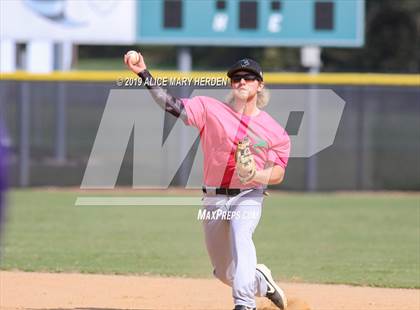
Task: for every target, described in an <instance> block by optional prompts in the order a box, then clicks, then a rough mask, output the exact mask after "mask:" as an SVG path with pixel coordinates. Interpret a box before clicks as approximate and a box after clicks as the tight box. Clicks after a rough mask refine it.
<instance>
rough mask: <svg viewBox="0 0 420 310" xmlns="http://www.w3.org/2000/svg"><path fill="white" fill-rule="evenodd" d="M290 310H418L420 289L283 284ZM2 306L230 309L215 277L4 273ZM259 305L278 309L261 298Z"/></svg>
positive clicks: (225, 291) (1, 277)
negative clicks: (289, 300) (289, 301)
mask: <svg viewBox="0 0 420 310" xmlns="http://www.w3.org/2000/svg"><path fill="white" fill-rule="evenodd" d="M281 286H282V287H283V288H284V289H285V291H286V293H287V294H288V296H289V298H291V306H290V307H289V309H290V310H298V309H299V310H303V309H308V307H307V305H309V307H310V309H312V310H371V309H375V310H411V309H413V310H418V309H420V290H415V289H387V288H370V287H352V286H346V285H321V284H299V283H282V284H281ZM0 308H1V309H28V308H29V309H61V310H64V309H113V310H116V309H138V310H140V309H142V310H146V309H150V310H151V309H179V310H181V309H191V310H192V309H194V310H199V309H202V310H204V309H208V310H213V309H214V310H216V309H217V310H222V309H226V310H229V309H232V308H233V306H232V301H231V297H230V288H229V287H227V286H225V285H223V284H221V283H220V282H218V281H216V280H214V279H187V278H159V277H145V276H115V275H90V274H64V273H62V274H52V273H29V272H28V273H26V272H8V271H2V272H0ZM258 309H264V310H268V309H275V308H274V307H272V306H271V305H270V303H269V302H267V301H266V300H265V299H263V298H261V299H258Z"/></svg>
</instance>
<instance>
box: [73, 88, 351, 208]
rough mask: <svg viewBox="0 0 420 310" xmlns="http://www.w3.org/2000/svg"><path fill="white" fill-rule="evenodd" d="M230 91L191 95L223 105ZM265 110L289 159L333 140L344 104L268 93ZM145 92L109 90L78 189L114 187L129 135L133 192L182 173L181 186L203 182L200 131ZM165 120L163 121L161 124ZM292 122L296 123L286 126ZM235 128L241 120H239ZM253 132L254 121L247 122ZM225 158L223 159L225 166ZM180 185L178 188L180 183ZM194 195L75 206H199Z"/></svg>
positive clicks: (331, 97)
mask: <svg viewBox="0 0 420 310" xmlns="http://www.w3.org/2000/svg"><path fill="white" fill-rule="evenodd" d="M230 91H231V90H230V89H197V90H194V91H193V92H192V94H191V96H190V97H194V96H208V97H212V98H215V99H218V100H220V101H225V99H226V97H227V95H228V94H229V92H230ZM270 94H271V96H270V101H269V104H268V106H267V107H265V108H264V110H265V111H266V112H267V113H268V114H270V116H271V117H273V118H274V119H275V120H276V121H277V122H278V123H279V124H280V125H282V126H283V127H285V128H286V129H288V133H289V136H290V141H291V145H292V148H291V153H290V157H291V158H308V157H310V156H312V155H315V154H317V153H318V152H320V151H322V150H324V149H326V148H327V147H329V146H331V145H332V144H333V143H334V139H335V136H336V133H337V130H338V127H339V124H340V119H341V116H342V114H343V110H344V106H345V102H344V100H343V99H342V98H340V97H339V96H338V95H337V94H336V93H334V92H333V91H332V90H330V89H306V90H302V89H271V90H270ZM165 114H166V113H165V112H164V111H163V110H162V109H161V108H160V107H159V106H158V105H157V104H156V103H155V102H154V100H153V98H152V97H151V94H150V93H149V91H148V90H147V89H112V90H111V91H110V94H109V96H108V100H107V103H106V106H105V110H104V113H103V116H102V119H101V122H100V125H99V129H98V132H97V136H96V139H95V141H94V144H93V148H92V152H91V155H90V158H89V160H88V163H87V167H86V170H85V173H84V177H83V181H82V184H81V186H80V188H81V189H85V190H90V189H92V190H93V189H114V188H115V186H116V182H117V178H118V175H119V172H120V169H121V166H122V163H123V159H124V156H125V153H126V149H127V146H128V143H129V140H130V137H131V136H132V137H133V184H132V186H133V188H134V189H167V188H168V187H169V186H170V185H171V184H172V182H173V180H174V177H175V176H176V175H178V176H179V173H180V171H181V170H182V173H183V174H184V178H183V179H184V180H185V181H184V184H182V186H183V187H185V188H186V189H197V188H201V187H202V182H203V154H202V149H201V147H200V133H199V131H198V130H197V128H195V127H191V126H186V125H185V124H184V122H183V121H182V120H181V119H175V118H173V119H172V124H171V125H169V126H168V124H167V120H168V116H167V115H166V116H165ZM165 120H166V121H165ZM292 120H294V122H295V124H291V125H290V122H291V121H292ZM238 127H239V122H238ZM249 128H252V121H251V123H250V124H249ZM227 162H228V158H226V164H227ZM178 185H179V184H178ZM201 204H202V201H201V199H200V198H198V197H177V196H174V197H120V196H119V197H102V196H101V197H97V196H95V197H86V196H84V197H78V198H77V200H76V205H79V206H80V205H144V206H151V205H201Z"/></svg>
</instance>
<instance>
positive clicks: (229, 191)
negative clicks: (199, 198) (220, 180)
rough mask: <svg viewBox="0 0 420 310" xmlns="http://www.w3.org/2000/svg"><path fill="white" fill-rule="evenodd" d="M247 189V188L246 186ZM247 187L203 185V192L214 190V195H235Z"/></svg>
mask: <svg viewBox="0 0 420 310" xmlns="http://www.w3.org/2000/svg"><path fill="white" fill-rule="evenodd" d="M248 189H249V188H248ZM248 189H240V188H223V187H219V188H206V187H205V186H203V193H204V194H207V193H208V192H210V191H211V192H213V193H214V192H215V193H216V195H226V196H236V195H239V194H240V193H241V192H243V191H246V190H248Z"/></svg>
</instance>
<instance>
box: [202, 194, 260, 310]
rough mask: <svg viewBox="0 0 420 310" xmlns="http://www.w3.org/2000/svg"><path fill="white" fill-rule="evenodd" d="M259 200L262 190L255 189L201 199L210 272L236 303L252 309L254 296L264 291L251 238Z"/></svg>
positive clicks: (255, 222)
mask: <svg viewBox="0 0 420 310" xmlns="http://www.w3.org/2000/svg"><path fill="white" fill-rule="evenodd" d="M262 202H263V195H262V193H261V195H259V194H256V191H251V192H248V193H244V192H242V193H241V194H239V195H238V196H235V197H228V196H225V195H214V196H209V195H206V196H205V197H204V200H203V209H202V210H206V212H207V214H210V215H211V217H210V216H209V218H207V219H204V220H203V228H204V235H205V241H206V247H207V252H208V254H209V256H210V260H211V263H212V265H213V268H214V271H213V274H214V276H215V277H216V278H218V279H219V280H220V281H222V282H223V283H225V284H227V285H229V286H231V287H232V296H233V299H234V303H235V306H236V305H244V306H248V307H251V308H254V307H256V303H255V296H265V295H266V292H267V283H266V280H265V279H264V277H263V276H262V275H261V274H260V273H259V272H256V269H255V268H256V265H257V255H256V251H255V246H254V243H253V241H252V235H253V233H254V230H255V228H256V227H257V225H258V222H259V220H260V217H261V211H262V210H261V208H262ZM228 211H230V212H229V213H226V212H228ZM217 214H218V215H219V216H217ZM224 215H225V216H224Z"/></svg>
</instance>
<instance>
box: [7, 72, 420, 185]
mask: <svg viewBox="0 0 420 310" xmlns="http://www.w3.org/2000/svg"><path fill="white" fill-rule="evenodd" d="M153 73H154V75H155V76H166V77H173V76H180V74H179V73H176V72H163V71H157V72H153ZM190 75H191V76H194V77H203V76H206V77H209V76H211V77H224V73H219V72H212V73H209V72H194V73H191V74H190ZM127 76H129V73H127V72H69V73H53V74H50V75H35V74H27V73H23V72H18V73H13V74H2V75H1V78H0V100H1V101H0V116H1V118H3V119H4V121H5V123H6V127H7V129H8V133H9V137H10V144H9V146H10V156H9V165H10V171H11V173H10V175H11V179H10V181H11V185H12V186H17V187H18V186H19V187H26V186H80V184H81V180H82V177H83V173H84V170H85V168H86V164H87V161H88V158H89V156H90V152H91V149H92V145H93V142H94V140H95V137H96V134H97V130H98V127H99V123H100V121H101V117H102V113H103V111H104V108H105V104H106V101H107V98H108V95H109V91H110V89H115V88H117V87H118V86H117V85H116V81H117V80H118V79H120V78H122V77H127ZM265 81H266V84H267V86H268V87H269V88H271V89H308V88H311V89H331V90H333V91H334V92H335V93H336V94H337V95H338V96H340V97H341V98H342V99H343V100H344V101H345V102H346V105H345V108H344V113H343V115H342V117H341V121H340V126H339V128H338V132H337V135H336V138H335V140H334V143H333V145H331V146H330V147H328V148H327V149H325V150H323V151H321V152H320V153H318V154H316V155H315V156H312V157H311V158H310V159H305V158H291V159H290V161H289V167H288V169H287V174H286V179H285V182H284V183H283V184H282V185H281V186H280V188H282V189H285V190H319V191H328V190H419V189H420V75H378V74H319V75H307V74H287V73H284V74H274V73H267V74H266V75H265ZM172 91H173V92H174V93H175V94H176V93H181V91H182V90H179V89H173V90H172ZM184 93H185V92H184ZM270 108H271V109H276V107H275V106H274V107H270ZM289 121H292V120H291V119H289ZM282 125H284V126H286V125H287V126H289V125H290V124H289V123H287V124H282ZM162 126H163V125H162ZM292 127H293V124H292ZM144 139H146V141H145V143H147V139H156V140H161V139H162V137H161V133H157V132H149V133H147V135H145V137H144ZM156 165H162V163H159V162H156ZM132 168H133V165H132V142H130V144H129V147H128V151H127V153H126V156H125V159H124V162H123V165H122V167H121V171H120V174H119V178H118V183H117V184H118V185H122V186H130V185H131V183H132ZM308 171H316V173H315V174H313V173H312V174H311V175H309V173H308ZM309 178H311V179H312V181H309V180H308V179H309ZM172 184H173V185H182V184H183V180H181V179H176V178H175V179H174V181H173V183H172Z"/></svg>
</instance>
